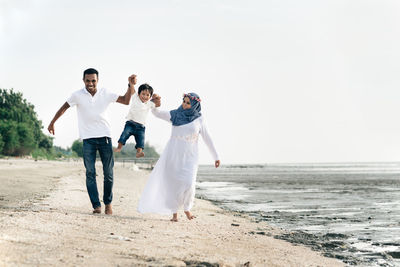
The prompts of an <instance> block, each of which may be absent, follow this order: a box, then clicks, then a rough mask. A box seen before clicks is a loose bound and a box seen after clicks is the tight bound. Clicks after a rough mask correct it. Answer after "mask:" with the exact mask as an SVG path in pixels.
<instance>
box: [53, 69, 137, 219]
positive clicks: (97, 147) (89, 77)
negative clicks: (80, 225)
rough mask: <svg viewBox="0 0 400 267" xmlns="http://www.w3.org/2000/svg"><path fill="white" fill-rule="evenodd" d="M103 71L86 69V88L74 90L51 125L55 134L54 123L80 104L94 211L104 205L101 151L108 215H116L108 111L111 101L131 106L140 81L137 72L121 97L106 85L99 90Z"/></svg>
mask: <svg viewBox="0 0 400 267" xmlns="http://www.w3.org/2000/svg"><path fill="white" fill-rule="evenodd" d="M98 78H99V73H98V72H97V70H95V69H92V68H90V69H87V70H85V71H84V72H83V82H84V84H85V88H82V89H81V90H78V91H76V92H74V93H73V94H72V95H71V96H70V98H68V100H67V102H65V103H64V105H62V106H61V108H60V109H59V110H58V111H57V113H56V114H55V115H54V118H53V120H52V121H51V122H50V124H49V127H48V128H47V129H48V130H49V132H50V133H51V134H53V135H54V123H55V122H56V121H57V120H58V118H60V117H61V115H63V114H64V112H65V111H66V110H67V109H68V108H69V107H72V106H75V105H76V108H77V114H78V126H79V136H80V138H81V139H82V140H83V162H84V164H85V168H86V188H87V191H88V194H89V198H90V201H91V203H92V206H93V213H101V204H100V200H99V193H98V190H97V183H96V168H95V163H96V151H99V154H100V158H101V162H102V164H103V173H104V193H103V202H104V204H105V214H109V215H111V214H112V206H111V202H112V198H113V193H112V187H113V167H114V158H113V149H112V144H111V131H110V124H109V123H108V121H107V118H106V110H107V107H108V105H109V104H110V103H113V102H117V103H121V104H124V105H129V102H130V99H131V95H132V90H134V86H135V84H136V75H131V76H130V77H129V86H128V90H127V91H126V93H125V95H123V96H118V95H117V94H114V93H112V92H109V91H108V90H107V89H105V88H101V89H99V90H97V82H98Z"/></svg>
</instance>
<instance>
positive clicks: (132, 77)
mask: <svg viewBox="0 0 400 267" xmlns="http://www.w3.org/2000/svg"><path fill="white" fill-rule="evenodd" d="M128 81H129V84H130V86H134V85H135V84H136V75H135V74H132V75H131V76H129V78H128Z"/></svg>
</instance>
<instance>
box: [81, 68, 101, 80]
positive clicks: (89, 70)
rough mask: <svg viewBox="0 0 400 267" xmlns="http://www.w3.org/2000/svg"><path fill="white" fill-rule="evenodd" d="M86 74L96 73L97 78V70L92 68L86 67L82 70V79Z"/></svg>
mask: <svg viewBox="0 0 400 267" xmlns="http://www.w3.org/2000/svg"><path fill="white" fill-rule="evenodd" d="M86 74H96V75H97V78H99V72H98V71H97V70H95V69H93V68H90V69H87V70H85V71H84V72H83V79H85V75H86Z"/></svg>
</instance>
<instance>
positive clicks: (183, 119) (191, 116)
mask: <svg viewBox="0 0 400 267" xmlns="http://www.w3.org/2000/svg"><path fill="white" fill-rule="evenodd" d="M185 97H188V98H189V99H190V105H191V107H190V109H183V108H182V105H180V107H179V108H178V109H174V110H171V111H170V113H171V121H172V125H174V126H180V125H184V124H187V123H190V122H192V121H194V120H195V119H197V118H198V117H200V116H201V113H200V111H201V105H200V101H201V100H200V97H199V96H198V95H197V94H195V93H189V94H184V95H183V99H185Z"/></svg>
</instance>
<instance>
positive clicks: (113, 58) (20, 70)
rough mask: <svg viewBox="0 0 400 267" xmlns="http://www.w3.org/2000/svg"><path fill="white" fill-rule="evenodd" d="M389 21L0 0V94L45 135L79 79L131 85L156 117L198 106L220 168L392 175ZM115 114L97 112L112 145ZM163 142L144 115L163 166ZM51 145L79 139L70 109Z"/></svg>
mask: <svg viewBox="0 0 400 267" xmlns="http://www.w3.org/2000/svg"><path fill="white" fill-rule="evenodd" d="M399 14H400V2H399V1H395V0H393V1H386V0H376V1H368V0H354V1H352V0H344V1H341V0H331V1H330V0H324V1H319V0H318V1H317V0H316V1H311V0H302V1H299V0H293V1H284V0H283V1H282V0H276V1H269V0H260V1H235V0H204V1H191V0H175V1H172V0H171V1H168V0H160V1H128V0H126V1H118V0H117V1H106V0H96V1H94V0H89V1H78V0H58V1H53V0H30V1H28V0H26V1H23V0H0V88H14V90H16V91H19V92H22V93H23V95H24V97H25V98H26V99H27V100H28V101H29V102H30V103H32V104H33V105H34V106H35V110H36V112H37V113H38V115H39V118H40V119H41V120H42V122H43V125H44V129H43V130H44V131H45V132H47V130H46V129H47V126H48V124H49V122H50V121H51V119H52V118H53V116H54V114H55V112H56V111H57V110H58V109H59V108H60V106H61V105H62V104H63V103H64V102H65V101H66V100H67V98H68V97H69V96H70V95H71V93H72V92H74V91H76V90H79V89H81V88H82V87H83V82H82V72H83V71H84V70H85V69H86V68H89V67H94V68H96V69H97V70H98V71H99V72H100V75H99V85H98V87H106V88H108V89H109V90H111V91H114V92H116V93H119V94H121V95H122V94H124V93H125V91H126V88H127V78H128V76H129V75H130V74H133V73H134V74H137V75H138V83H139V84H141V83H145V82H147V83H149V84H150V85H152V86H153V88H154V89H155V91H156V93H158V94H160V95H161V97H162V108H164V109H167V110H171V109H175V108H177V107H178V106H179V105H180V103H181V96H182V94H183V93H184V92H196V93H198V94H199V95H200V97H201V98H202V102H201V104H202V111H203V112H202V113H203V115H204V116H205V118H206V121H207V124H208V128H209V130H210V133H211V135H212V137H213V140H214V143H215V144H216V147H217V150H218V152H219V154H220V158H221V161H222V163H273V162H338V161H339V162H345V161H399V160H400V118H399V117H400V116H399V115H400V49H399V48H400V16H399ZM127 112H128V106H124V105H120V104H112V105H111V106H110V107H109V117H110V118H111V125H112V133H113V136H112V137H113V140H114V144H116V142H117V140H118V137H119V135H120V134H121V131H122V129H123V127H124V123H125V116H126V113H127ZM170 129H171V126H170V125H169V124H168V123H166V122H164V121H161V120H159V119H157V118H155V117H154V116H153V115H152V114H149V118H148V122H147V129H146V141H148V142H149V143H150V144H151V145H154V146H155V147H156V148H157V149H158V151H160V152H161V151H162V150H163V148H164V146H165V144H166V142H167V141H168V138H169V135H170ZM55 131H56V135H55V139H54V144H55V145H58V146H62V147H67V146H71V144H72V142H73V141H74V140H75V139H77V138H78V128H77V116H76V109H75V108H70V109H69V110H68V111H67V112H66V113H65V114H64V115H63V116H62V117H61V118H60V119H59V120H58V121H57V122H56V124H55ZM130 141H133V140H130ZM200 146H201V150H200V152H201V156H200V159H201V162H202V163H212V159H211V156H210V154H209V152H208V151H207V149H206V147H205V145H204V143H203V142H202V141H201V142H200Z"/></svg>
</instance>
